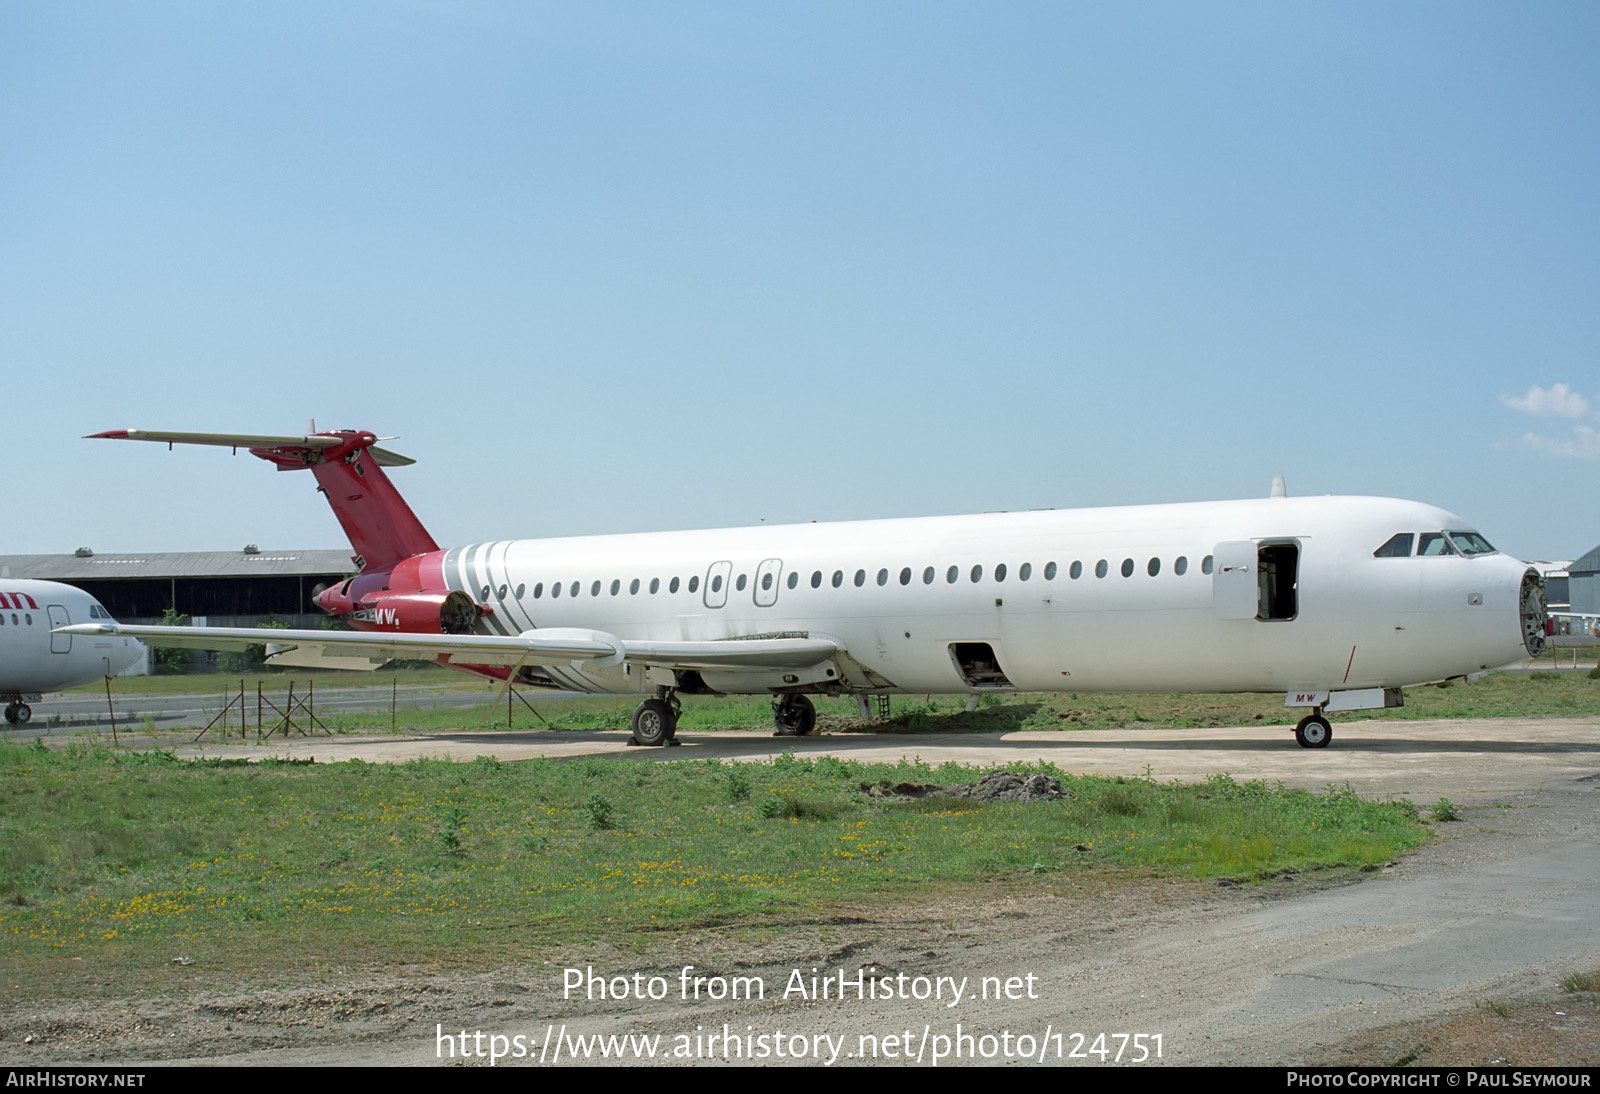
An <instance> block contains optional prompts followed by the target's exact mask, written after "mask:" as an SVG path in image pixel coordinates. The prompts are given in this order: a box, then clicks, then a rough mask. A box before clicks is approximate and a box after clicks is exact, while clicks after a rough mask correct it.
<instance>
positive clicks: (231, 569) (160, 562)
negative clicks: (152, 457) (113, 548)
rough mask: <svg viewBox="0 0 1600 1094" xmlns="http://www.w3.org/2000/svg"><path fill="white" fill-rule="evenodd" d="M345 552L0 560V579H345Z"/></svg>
mask: <svg viewBox="0 0 1600 1094" xmlns="http://www.w3.org/2000/svg"><path fill="white" fill-rule="evenodd" d="M354 569H355V564H354V563H353V562H351V561H350V551H349V550H348V549H346V550H343V551H304V550H267V549H262V550H260V551H257V552H255V553H246V552H244V551H150V552H145V553H126V554H98V553H96V554H92V555H79V554H72V555H0V573H5V572H9V576H11V577H15V578H33V579H35V580H39V581H107V580H126V579H140V578H152V579H153V578H179V577H297V576H321V575H325V574H347V573H350V572H352V571H353V570H354Z"/></svg>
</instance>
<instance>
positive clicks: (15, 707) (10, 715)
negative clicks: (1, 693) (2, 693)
mask: <svg viewBox="0 0 1600 1094" xmlns="http://www.w3.org/2000/svg"><path fill="white" fill-rule="evenodd" d="M32 717H33V708H32V707H30V706H29V705H28V704H27V703H24V702H23V701H22V700H21V699H13V700H11V702H10V703H9V704H8V705H7V706H6V721H7V722H8V723H10V724H11V725H14V726H22V725H27V724H28V720H29V719H30V718H32Z"/></svg>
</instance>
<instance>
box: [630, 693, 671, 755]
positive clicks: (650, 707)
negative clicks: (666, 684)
mask: <svg viewBox="0 0 1600 1094" xmlns="http://www.w3.org/2000/svg"><path fill="white" fill-rule="evenodd" d="M657 691H658V692H659V694H658V695H657V696H656V698H654V699H646V700H645V701H644V702H642V703H640V704H639V706H638V708H637V709H636V710H634V712H633V737H632V738H631V740H630V743H632V744H636V745H646V746H649V747H656V746H658V745H669V744H676V743H677V740H678V712H679V711H681V710H682V709H683V704H682V703H680V702H678V697H677V695H676V694H674V693H673V691H672V689H671V688H658V689H657Z"/></svg>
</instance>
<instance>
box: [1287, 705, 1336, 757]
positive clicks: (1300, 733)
mask: <svg viewBox="0 0 1600 1094" xmlns="http://www.w3.org/2000/svg"><path fill="white" fill-rule="evenodd" d="M1294 739H1295V740H1297V741H1299V742H1300V747H1301V748H1327V747H1328V742H1329V741H1331V740H1333V726H1332V725H1330V724H1329V722H1328V719H1326V718H1324V717H1323V716H1322V711H1320V710H1314V711H1312V712H1311V713H1310V714H1307V715H1306V716H1305V717H1304V718H1302V719H1300V724H1299V725H1297V726H1295V727H1294Z"/></svg>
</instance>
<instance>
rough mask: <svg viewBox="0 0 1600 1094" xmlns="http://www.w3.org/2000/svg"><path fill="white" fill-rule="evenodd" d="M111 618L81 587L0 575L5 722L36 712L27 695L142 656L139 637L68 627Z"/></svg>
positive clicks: (111, 672) (109, 671) (0, 689)
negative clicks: (70, 630) (78, 630)
mask: <svg viewBox="0 0 1600 1094" xmlns="http://www.w3.org/2000/svg"><path fill="white" fill-rule="evenodd" d="M110 619H111V613H110V612H108V611H106V610H105V608H103V607H101V606H100V602H99V601H98V600H96V599H95V598H94V597H92V596H90V595H89V594H88V593H86V592H84V591H83V590H82V589H75V588H73V587H72V586H71V585H60V584H57V583H56V582H54V581H23V580H18V579H13V578H8V577H0V699H3V700H5V703H6V721H7V722H9V723H10V724H11V725H20V724H22V723H24V722H27V721H28V720H29V719H30V718H32V717H33V708H32V707H30V706H28V701H29V700H34V701H37V700H38V699H39V697H40V696H41V695H42V694H44V693H45V692H50V691H65V690H66V689H68V688H75V687H78V686H80V685H82V684H91V683H93V682H94V681H96V680H99V679H101V678H102V677H106V676H115V675H116V674H117V673H119V672H121V671H122V670H123V669H126V668H128V667H130V666H131V665H133V664H134V663H135V662H137V661H138V660H139V658H141V657H143V656H144V646H143V645H142V644H141V643H140V642H139V640H138V639H137V638H132V637H127V636H118V635H112V634H106V633H101V632H99V631H96V632H95V633H91V634H83V633H81V632H78V633H76V635H75V634H73V633H66V632H65V631H64V628H66V627H67V626H68V625H69V624H73V623H80V624H81V623H85V622H88V621H94V620H104V621H109V620H110ZM91 625H93V624H92V623H91Z"/></svg>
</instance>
